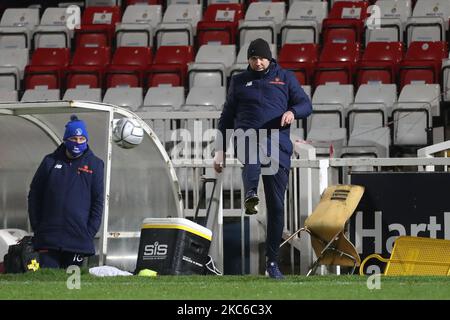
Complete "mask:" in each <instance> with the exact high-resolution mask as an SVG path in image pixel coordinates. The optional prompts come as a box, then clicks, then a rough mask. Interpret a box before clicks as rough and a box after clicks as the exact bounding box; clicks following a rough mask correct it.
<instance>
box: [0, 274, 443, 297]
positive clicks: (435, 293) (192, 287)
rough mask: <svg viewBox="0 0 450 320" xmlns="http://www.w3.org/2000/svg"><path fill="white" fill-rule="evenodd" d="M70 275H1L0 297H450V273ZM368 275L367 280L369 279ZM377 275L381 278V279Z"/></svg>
mask: <svg viewBox="0 0 450 320" xmlns="http://www.w3.org/2000/svg"><path fill="white" fill-rule="evenodd" d="M71 276H72V274H67V273H66V272H65V271H64V270H49V269H48V270H38V271H37V272H35V273H33V272H31V273H26V274H17V275H15V274H0V299H2V300H14V299H38V300H41V299H45V300H56V299H57V300H61V299H68V300H73V299H75V300H77V299H80V300H93V299H101V300H105V299H106V300H110V299H111V300H129V299H132V300H185V299H189V300H385V299H386V300H389V299H395V300H450V277H425V276H421V277H384V276H381V277H380V278H379V279H369V277H365V276H364V277H363V276H357V275H345V276H344V275H341V276H336V275H333V276H330V275H329V276H310V277H305V276H299V275H292V276H286V278H285V279H284V280H282V281H275V280H272V279H269V278H266V277H264V276H250V275H247V276H200V275H199V276H157V277H139V276H128V277H124V276H118V277H103V278H101V277H95V276H92V275H90V274H89V273H88V272H87V270H85V269H84V270H82V272H81V276H80V277H79V284H80V288H79V289H69V288H68V286H67V283H68V282H69V287H70V284H72V286H73V284H74V283H75V282H73V281H72V282H71V280H73V278H70V277H71ZM368 280H369V281H368ZM378 280H379V281H378Z"/></svg>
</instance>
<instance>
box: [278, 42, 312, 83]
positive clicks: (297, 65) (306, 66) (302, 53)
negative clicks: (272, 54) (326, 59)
mask: <svg viewBox="0 0 450 320" xmlns="http://www.w3.org/2000/svg"><path fill="white" fill-rule="evenodd" d="M318 60H319V46H318V45H317V44H315V43H304V44H292V43H287V44H285V45H284V46H283V47H282V48H281V50H280V54H279V57H278V63H279V64H280V65H281V66H282V67H283V68H286V69H289V70H291V71H293V72H294V73H295V76H296V77H297V80H298V81H299V82H300V84H302V85H305V84H307V85H310V84H312V78H313V74H314V69H315V66H316V63H317V61H318Z"/></svg>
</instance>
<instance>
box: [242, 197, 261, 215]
mask: <svg viewBox="0 0 450 320" xmlns="http://www.w3.org/2000/svg"><path fill="white" fill-rule="evenodd" d="M258 203H259V198H258V195H257V194H256V192H254V191H249V192H248V193H247V196H246V197H245V201H244V207H245V214H248V215H252V214H257V213H258V208H257V207H256V206H257V205H258Z"/></svg>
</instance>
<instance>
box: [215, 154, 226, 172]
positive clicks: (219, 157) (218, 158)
mask: <svg viewBox="0 0 450 320" xmlns="http://www.w3.org/2000/svg"><path fill="white" fill-rule="evenodd" d="M223 161H224V157H223V151H216V154H215V155H214V170H215V171H216V172H217V173H221V172H222V170H223Z"/></svg>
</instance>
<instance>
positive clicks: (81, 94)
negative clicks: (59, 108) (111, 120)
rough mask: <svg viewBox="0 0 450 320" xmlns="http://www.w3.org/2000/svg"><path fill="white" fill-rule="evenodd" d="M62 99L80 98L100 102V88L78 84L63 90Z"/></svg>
mask: <svg viewBox="0 0 450 320" xmlns="http://www.w3.org/2000/svg"><path fill="white" fill-rule="evenodd" d="M63 100H68V101H70V100H81V101H95V102H102V89H100V88H89V87H87V86H78V87H76V88H69V89H67V90H66V92H64V96H63Z"/></svg>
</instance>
